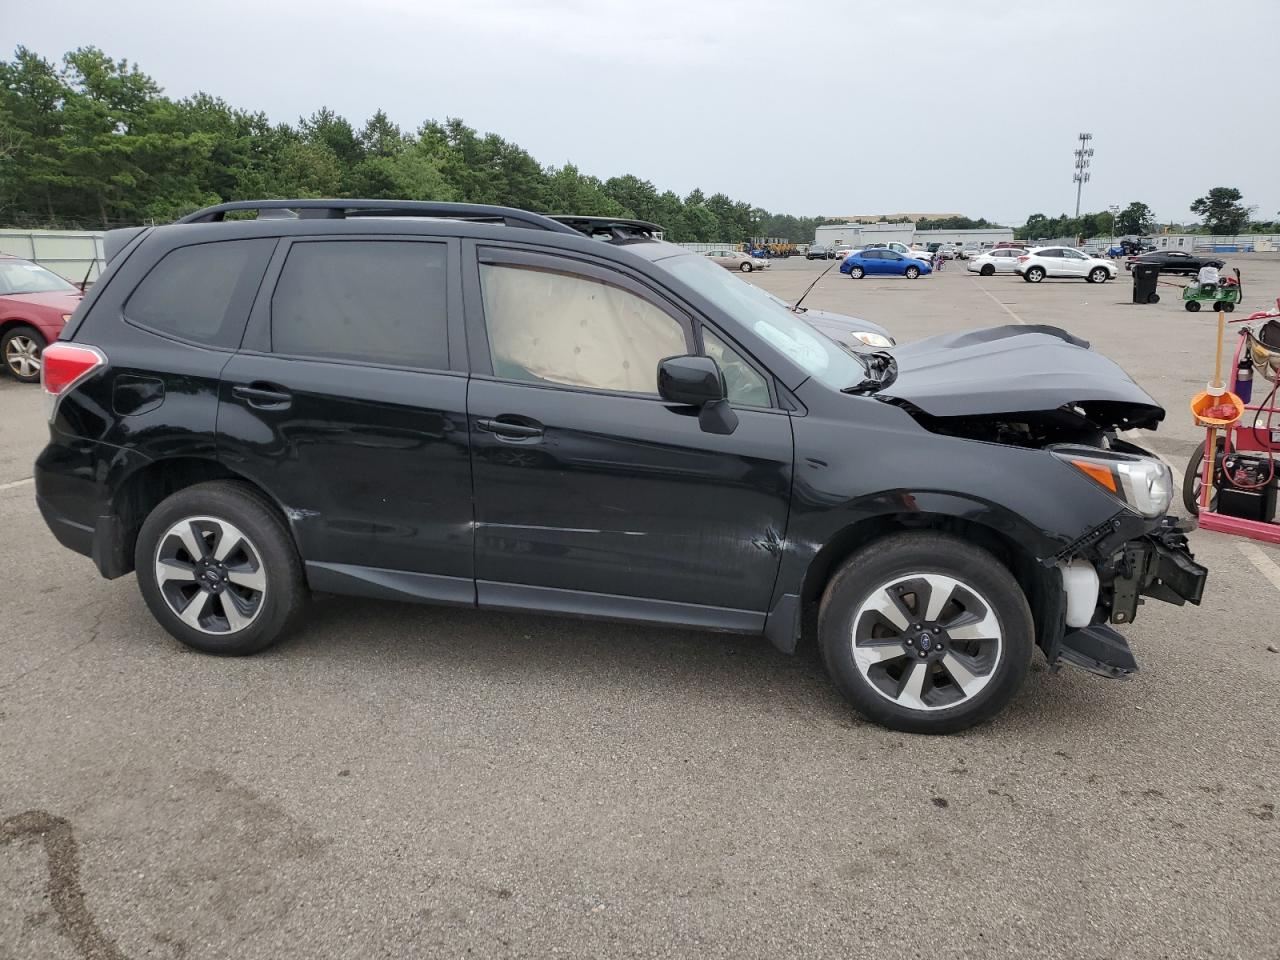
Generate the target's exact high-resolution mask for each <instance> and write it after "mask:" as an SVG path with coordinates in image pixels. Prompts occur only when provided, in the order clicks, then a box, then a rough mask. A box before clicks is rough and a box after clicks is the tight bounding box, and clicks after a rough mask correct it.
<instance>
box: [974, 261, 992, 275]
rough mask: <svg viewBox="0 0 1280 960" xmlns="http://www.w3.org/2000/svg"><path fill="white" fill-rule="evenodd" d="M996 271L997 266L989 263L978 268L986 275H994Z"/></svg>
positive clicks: (980, 272) (979, 271) (981, 273)
mask: <svg viewBox="0 0 1280 960" xmlns="http://www.w3.org/2000/svg"><path fill="white" fill-rule="evenodd" d="M995 272H996V268H995V267H993V266H992V265H991V264H989V263H984V264H983V265H982V266H981V267H980V268H979V270H978V273H979V274H980V275H982V276H984V277H989V276H992V275H993V274H994V273H995Z"/></svg>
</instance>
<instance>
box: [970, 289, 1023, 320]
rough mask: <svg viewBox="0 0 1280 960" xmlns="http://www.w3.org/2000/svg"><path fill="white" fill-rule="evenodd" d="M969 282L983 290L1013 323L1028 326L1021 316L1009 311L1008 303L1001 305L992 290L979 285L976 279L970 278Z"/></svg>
mask: <svg viewBox="0 0 1280 960" xmlns="http://www.w3.org/2000/svg"><path fill="white" fill-rule="evenodd" d="M969 282H970V283H972V284H973V285H974V286H975V287H977V288H978V289H979V290H981V291H982V292H983V293H985V294H986V295H987V296H988V297H990V298H991V302H992V303H994V304H995V305H996V306H997V307H999V308H1000V309H1001V310H1003V311H1004V312H1005V313H1007V314H1008V315H1009V316H1011V317H1013V322H1014V323H1020V324H1022V325H1023V326H1026V323H1027V321H1025V320H1023V319H1022V318H1021V317H1020V316H1018V315H1017V314H1016V313H1014V312H1013V311H1012V310H1010V309H1009V305H1008V304H1006V303H1001V302H1000V301H999V300H997V299H996V296H995V294H993V293H992V292H991V291H990V290H988V289H987V288H986V287H984V286H983V285H982V284H980V283H979V282H978V281H977V280H976V279H975V278H974V277H970V278H969Z"/></svg>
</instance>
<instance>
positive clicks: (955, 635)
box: [947, 610, 1000, 640]
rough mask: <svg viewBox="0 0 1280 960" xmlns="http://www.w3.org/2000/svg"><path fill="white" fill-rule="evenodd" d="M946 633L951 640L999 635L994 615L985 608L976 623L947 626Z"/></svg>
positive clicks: (985, 638)
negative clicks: (984, 611) (949, 635)
mask: <svg viewBox="0 0 1280 960" xmlns="http://www.w3.org/2000/svg"><path fill="white" fill-rule="evenodd" d="M947 633H949V634H951V639H952V640H993V639H995V638H996V637H999V636H1000V624H999V622H998V621H997V620H996V615H995V614H994V613H992V612H991V611H990V610H987V611H986V613H985V614H984V615H983V617H982V619H981V620H979V621H977V622H976V623H966V624H964V625H963V626H959V627H948V628H947Z"/></svg>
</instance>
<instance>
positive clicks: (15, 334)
mask: <svg viewBox="0 0 1280 960" xmlns="http://www.w3.org/2000/svg"><path fill="white" fill-rule="evenodd" d="M48 345H49V341H47V340H46V339H45V338H44V334H42V333H41V332H40V331H39V330H37V329H36V328H35V327H30V326H27V325H26V324H22V325H21V326H16V327H11V328H9V329H8V330H7V331H5V335H4V337H3V338H0V357H4V366H5V369H6V370H8V371H9V375H10V376H12V377H14V378H15V379H17V380H20V381H22V382H23V383H39V382H40V366H41V360H40V358H41V356H42V355H43V354H44V348H45V347H47V346H48Z"/></svg>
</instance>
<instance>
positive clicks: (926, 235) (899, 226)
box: [813, 223, 1013, 247]
mask: <svg viewBox="0 0 1280 960" xmlns="http://www.w3.org/2000/svg"><path fill="white" fill-rule="evenodd" d="M1012 239H1013V230H1012V229H1010V228H1009V227H990V228H988V229H985V230H917V229H916V227H915V224H913V223H840V224H829V223H828V224H823V225H822V226H820V227H818V228H817V229H816V230H815V231H814V234H813V242H814V243H820V244H822V245H823V246H825V247H865V246H866V245H867V244H869V243H889V242H891V241H897V242H898V243H905V244H912V243H918V244H926V243H954V244H956V245H957V246H963V245H964V244H966V243H969V244H978V245H979V246H981V245H983V244H986V245H987V246H995V245H996V244H997V243H999V242H1000V241H1002V240H1012Z"/></svg>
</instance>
